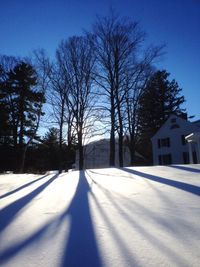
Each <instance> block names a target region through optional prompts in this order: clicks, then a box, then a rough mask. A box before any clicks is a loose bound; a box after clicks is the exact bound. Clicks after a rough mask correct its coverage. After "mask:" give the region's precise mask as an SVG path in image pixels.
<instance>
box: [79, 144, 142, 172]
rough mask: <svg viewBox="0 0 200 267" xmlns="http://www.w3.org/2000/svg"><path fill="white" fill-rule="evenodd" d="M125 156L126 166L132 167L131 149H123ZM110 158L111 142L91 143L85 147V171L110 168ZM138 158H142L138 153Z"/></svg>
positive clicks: (117, 161) (116, 160) (116, 157)
mask: <svg viewBox="0 0 200 267" xmlns="http://www.w3.org/2000/svg"><path fill="white" fill-rule="evenodd" d="M115 150H116V151H115V166H116V167H119V157H118V153H119V152H118V141H117V140H116V146H115ZM123 156H124V166H129V165H130V152H129V148H128V147H127V146H126V145H124V147H123ZM109 157H110V140H109V139H101V140H98V141H94V142H91V143H89V144H87V145H86V146H84V169H92V168H106V167H109ZM136 157H139V158H142V156H141V155H139V154H138V153H137V152H136ZM78 160H79V157H78V151H77V153H76V164H75V165H76V169H78V167H79V166H78Z"/></svg>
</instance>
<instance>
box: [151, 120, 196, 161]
mask: <svg viewBox="0 0 200 267" xmlns="http://www.w3.org/2000/svg"><path fill="white" fill-rule="evenodd" d="M151 141H152V148H153V163H154V165H168V164H188V163H200V121H196V122H189V121H187V120H185V119H183V118H181V117H179V116H176V115H171V116H170V117H169V118H168V119H167V121H166V122H165V123H164V124H163V126H162V127H161V128H160V129H159V130H158V131H157V133H156V134H155V135H154V136H153V137H152V139H151Z"/></svg>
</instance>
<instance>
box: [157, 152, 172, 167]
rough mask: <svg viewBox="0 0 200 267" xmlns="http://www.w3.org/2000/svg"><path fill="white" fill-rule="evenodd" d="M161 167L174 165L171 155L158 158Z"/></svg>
mask: <svg viewBox="0 0 200 267" xmlns="http://www.w3.org/2000/svg"><path fill="white" fill-rule="evenodd" d="M158 161H159V165H170V164H172V156H171V154H164V155H159V156H158Z"/></svg>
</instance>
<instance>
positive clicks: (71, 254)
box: [61, 171, 102, 267]
mask: <svg viewBox="0 0 200 267" xmlns="http://www.w3.org/2000/svg"><path fill="white" fill-rule="evenodd" d="M89 193H90V186H89V184H88V182H87V179H86V177H85V173H84V171H80V177H79V182H78V185H77V189H76V192H75V195H74V198H73V200H72V202H71V204H70V206H69V208H68V210H67V214H68V215H69V216H70V217H71V218H70V219H71V220H70V221H71V225H70V232H69V237H68V241H67V246H66V249H65V252H64V257H63V261H62V264H61V266H62V267H66V266H73V267H76V266H79V267H80V266H87V267H90V266H91V267H100V266H102V264H101V259H100V255H99V251H98V247H97V241H96V238H95V233H94V227H93V223H92V218H91V213H90V207H89V200H88V195H89Z"/></svg>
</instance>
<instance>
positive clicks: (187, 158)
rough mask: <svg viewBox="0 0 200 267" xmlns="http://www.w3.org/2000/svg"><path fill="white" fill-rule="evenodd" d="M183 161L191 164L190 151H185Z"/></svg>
mask: <svg viewBox="0 0 200 267" xmlns="http://www.w3.org/2000/svg"><path fill="white" fill-rule="evenodd" d="M183 163H184V164H189V163H190V159H189V153H188V152H183Z"/></svg>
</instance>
